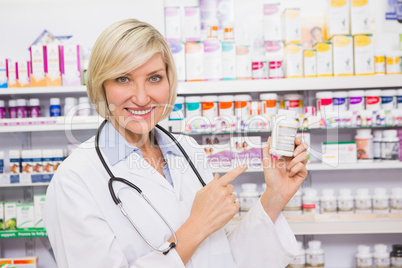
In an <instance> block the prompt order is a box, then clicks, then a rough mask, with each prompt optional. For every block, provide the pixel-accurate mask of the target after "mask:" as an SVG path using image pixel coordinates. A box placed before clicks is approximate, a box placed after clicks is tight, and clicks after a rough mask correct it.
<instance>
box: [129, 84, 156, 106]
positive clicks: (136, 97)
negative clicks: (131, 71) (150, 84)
mask: <svg viewBox="0 0 402 268" xmlns="http://www.w3.org/2000/svg"><path fill="white" fill-rule="evenodd" d="M150 100H151V97H150V96H149V95H148V92H147V88H146V85H145V82H144V83H142V82H140V81H138V82H135V87H134V90H133V95H132V96H131V101H132V102H133V103H135V104H136V105H138V106H146V105H147V104H148V103H149V102H150Z"/></svg>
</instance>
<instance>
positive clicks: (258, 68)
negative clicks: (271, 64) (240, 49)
mask: <svg viewBox="0 0 402 268" xmlns="http://www.w3.org/2000/svg"><path fill="white" fill-rule="evenodd" d="M251 78H252V79H268V61H267V58H266V57H264V56H259V57H253V59H252V61H251Z"/></svg>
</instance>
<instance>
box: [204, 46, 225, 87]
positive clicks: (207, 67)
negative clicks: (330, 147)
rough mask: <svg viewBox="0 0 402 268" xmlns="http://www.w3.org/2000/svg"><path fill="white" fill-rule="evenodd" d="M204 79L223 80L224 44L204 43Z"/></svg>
mask: <svg viewBox="0 0 402 268" xmlns="http://www.w3.org/2000/svg"><path fill="white" fill-rule="evenodd" d="M203 58H204V61H203V62H204V63H203V64H204V79H205V81H219V80H222V44H221V42H220V41H219V40H206V41H204V56H203Z"/></svg>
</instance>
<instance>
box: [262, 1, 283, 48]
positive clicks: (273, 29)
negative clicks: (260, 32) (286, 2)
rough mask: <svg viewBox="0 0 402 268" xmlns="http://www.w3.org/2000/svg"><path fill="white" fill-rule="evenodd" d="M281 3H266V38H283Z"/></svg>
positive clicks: (272, 39)
mask: <svg viewBox="0 0 402 268" xmlns="http://www.w3.org/2000/svg"><path fill="white" fill-rule="evenodd" d="M280 9H281V4H280V3H274V4H264V17H263V25H264V40H265V41H280V40H282V18H281V14H280Z"/></svg>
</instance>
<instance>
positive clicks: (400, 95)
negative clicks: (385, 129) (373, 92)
mask: <svg viewBox="0 0 402 268" xmlns="http://www.w3.org/2000/svg"><path fill="white" fill-rule="evenodd" d="M396 95H397V96H396V101H397V108H398V109H399V110H402V88H400V89H398V90H397V91H396Z"/></svg>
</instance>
